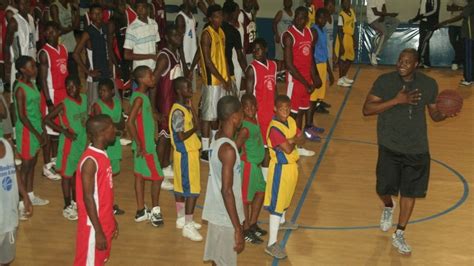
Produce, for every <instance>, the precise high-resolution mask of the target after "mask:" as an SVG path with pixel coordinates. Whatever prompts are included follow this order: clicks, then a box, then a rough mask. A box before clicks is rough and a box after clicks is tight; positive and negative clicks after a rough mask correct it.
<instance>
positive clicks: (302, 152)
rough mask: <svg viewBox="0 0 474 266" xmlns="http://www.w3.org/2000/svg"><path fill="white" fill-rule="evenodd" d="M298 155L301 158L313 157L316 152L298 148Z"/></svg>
mask: <svg viewBox="0 0 474 266" xmlns="http://www.w3.org/2000/svg"><path fill="white" fill-rule="evenodd" d="M298 153H299V154H300V156H306V157H311V156H314V155H315V154H316V153H315V152H314V151H310V150H307V149H305V148H298Z"/></svg>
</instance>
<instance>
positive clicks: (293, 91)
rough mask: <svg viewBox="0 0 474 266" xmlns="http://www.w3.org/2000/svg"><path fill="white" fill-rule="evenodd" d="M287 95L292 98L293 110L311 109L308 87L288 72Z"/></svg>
mask: <svg viewBox="0 0 474 266" xmlns="http://www.w3.org/2000/svg"><path fill="white" fill-rule="evenodd" d="M286 75H287V77H286V79H287V92H286V93H287V96H288V97H289V98H290V100H291V112H292V113H298V112H299V110H308V109H309V92H308V91H307V90H306V87H305V86H304V85H303V84H302V83H301V82H299V81H297V80H296V79H294V78H293V76H292V75H291V74H290V73H289V72H287V74H286Z"/></svg>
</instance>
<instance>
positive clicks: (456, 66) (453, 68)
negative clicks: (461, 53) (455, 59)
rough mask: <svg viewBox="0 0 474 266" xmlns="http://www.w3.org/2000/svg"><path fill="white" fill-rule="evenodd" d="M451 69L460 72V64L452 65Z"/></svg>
mask: <svg viewBox="0 0 474 266" xmlns="http://www.w3.org/2000/svg"><path fill="white" fill-rule="evenodd" d="M451 69H452V70H458V69H459V66H458V64H452V65H451Z"/></svg>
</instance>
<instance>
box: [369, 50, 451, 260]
mask: <svg viewBox="0 0 474 266" xmlns="http://www.w3.org/2000/svg"><path fill="white" fill-rule="evenodd" d="M418 64H419V60H418V53H417V51H416V50H415V49H412V48H407V49H405V50H403V51H402V52H401V54H400V56H399V58H398V62H397V71H394V72H390V73H387V74H383V75H381V76H380V77H379V78H378V79H377V80H376V81H375V83H374V85H373V87H372V90H371V91H370V92H369V95H368V96H367V99H366V101H365V103H364V107H363V114H364V115H365V116H369V115H378V120H377V136H378V145H379V155H378V161H377V169H376V174H377V182H376V191H377V194H378V195H379V197H380V199H381V200H382V202H383V204H384V205H385V207H384V209H383V212H382V217H381V219H380V229H381V230H382V231H384V232H385V231H388V230H389V229H390V228H391V226H392V217H393V211H394V209H395V203H394V202H393V200H392V196H398V194H400V216H399V219H398V224H397V228H396V229H395V232H394V233H393V236H392V245H393V246H394V247H395V248H397V249H398V252H399V253H401V254H410V253H411V250H412V249H411V247H410V246H409V245H408V244H407V243H406V241H405V237H404V233H405V228H406V226H407V224H408V221H409V220H410V216H411V214H412V212H413V207H414V206H415V200H416V199H417V198H424V197H426V192H427V189H428V181H429V174H430V153H429V149H428V134H427V125H426V115H425V109H426V108H427V109H428V112H429V114H430V117H431V119H432V120H433V121H435V122H439V121H442V120H444V119H446V118H447V116H446V115H444V114H443V113H441V112H440V111H439V110H438V109H437V107H436V97H437V95H438V84H437V83H436V81H435V80H434V79H432V78H430V77H428V76H426V75H425V74H423V73H420V72H416V68H417V66H418Z"/></svg>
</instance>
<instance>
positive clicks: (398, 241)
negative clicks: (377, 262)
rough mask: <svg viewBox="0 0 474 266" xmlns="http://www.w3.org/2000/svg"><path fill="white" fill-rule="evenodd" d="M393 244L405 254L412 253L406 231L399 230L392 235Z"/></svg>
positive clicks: (399, 251)
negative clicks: (406, 239) (406, 238)
mask: <svg viewBox="0 0 474 266" xmlns="http://www.w3.org/2000/svg"><path fill="white" fill-rule="evenodd" d="M392 246H394V247H396V248H397V249H398V253H400V254H403V255H410V254H411V247H410V246H409V245H408V244H407V242H406V241H405V231H403V230H397V231H395V233H393V235H392Z"/></svg>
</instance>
